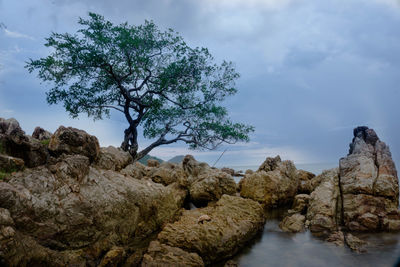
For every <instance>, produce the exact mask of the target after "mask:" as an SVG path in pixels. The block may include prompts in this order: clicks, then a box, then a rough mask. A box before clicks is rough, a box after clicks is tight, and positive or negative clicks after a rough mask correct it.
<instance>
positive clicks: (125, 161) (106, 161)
mask: <svg viewBox="0 0 400 267" xmlns="http://www.w3.org/2000/svg"><path fill="white" fill-rule="evenodd" d="M132 161H133V159H132V156H131V155H130V154H129V153H128V152H126V151H123V150H122V149H121V148H116V147H113V146H108V147H102V148H101V149H100V154H99V157H98V159H97V166H99V167H100V168H102V169H105V170H113V171H120V170H121V169H123V168H125V167H126V166H127V165H129V164H131V163H132Z"/></svg>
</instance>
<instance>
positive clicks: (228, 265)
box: [224, 260, 239, 267]
mask: <svg viewBox="0 0 400 267" xmlns="http://www.w3.org/2000/svg"><path fill="white" fill-rule="evenodd" d="M238 266H239V264H237V262H236V261H234V260H229V261H227V262H226V263H225V265H224V267H238Z"/></svg>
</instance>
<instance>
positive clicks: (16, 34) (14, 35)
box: [3, 28, 35, 40]
mask: <svg viewBox="0 0 400 267" xmlns="http://www.w3.org/2000/svg"><path fill="white" fill-rule="evenodd" d="M3 31H4V33H5V34H6V36H8V37H10V38H24V39H29V40H35V38H33V37H32V36H29V35H26V34H22V33H19V32H13V31H9V30H7V29H6V28H3Z"/></svg>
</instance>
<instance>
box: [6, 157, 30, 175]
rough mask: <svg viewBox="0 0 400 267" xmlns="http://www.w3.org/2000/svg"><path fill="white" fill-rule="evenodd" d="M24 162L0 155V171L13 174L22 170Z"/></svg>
mask: <svg viewBox="0 0 400 267" xmlns="http://www.w3.org/2000/svg"><path fill="white" fill-rule="evenodd" d="M24 165H25V162H24V161H23V160H22V159H19V158H14V157H11V156H7V155H3V154H0V171H1V172H8V173H11V172H15V171H20V170H22V169H24Z"/></svg>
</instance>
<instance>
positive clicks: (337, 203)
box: [307, 168, 341, 235]
mask: <svg viewBox="0 0 400 267" xmlns="http://www.w3.org/2000/svg"><path fill="white" fill-rule="evenodd" d="M338 174H339V173H338V169H337V168H334V169H331V170H327V171H324V172H322V174H320V175H319V176H320V179H321V183H320V185H319V186H317V188H316V189H315V190H314V191H313V192H312V193H311V195H310V200H309V203H308V209H307V220H308V221H310V225H309V228H310V230H311V232H313V233H314V234H316V235H328V234H329V233H330V232H331V231H336V230H337V228H338V225H339V224H340V215H341V212H340V209H341V200H340V189H339V176H338Z"/></svg>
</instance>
